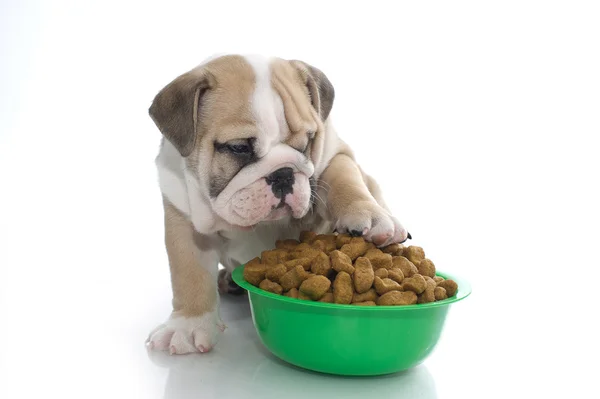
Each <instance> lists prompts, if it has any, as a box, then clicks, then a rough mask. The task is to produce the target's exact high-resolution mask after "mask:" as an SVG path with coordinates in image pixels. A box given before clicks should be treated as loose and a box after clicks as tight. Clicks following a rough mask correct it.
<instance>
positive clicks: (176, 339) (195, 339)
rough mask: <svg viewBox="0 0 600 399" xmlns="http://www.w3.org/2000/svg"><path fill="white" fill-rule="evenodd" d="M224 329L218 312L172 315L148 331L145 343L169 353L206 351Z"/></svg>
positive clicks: (213, 344)
mask: <svg viewBox="0 0 600 399" xmlns="http://www.w3.org/2000/svg"><path fill="white" fill-rule="evenodd" d="M223 331H225V324H224V323H223V322H222V321H221V319H220V318H219V316H218V312H216V311H213V312H208V313H205V314H203V315H202V316H197V317H183V316H176V315H172V316H171V317H170V318H169V320H167V321H166V322H165V323H164V324H161V325H160V326H158V327H157V328H156V329H154V331H152V332H151V333H150V335H149V336H148V339H147V340H146V345H147V346H148V348H150V349H154V350H168V351H169V353H170V354H171V355H174V354H178V355H181V354H184V353H193V352H201V353H204V352H208V351H210V350H211V349H212V348H213V347H214V346H215V344H216V343H217V341H218V340H219V335H220V334H221V333H222V332H223Z"/></svg>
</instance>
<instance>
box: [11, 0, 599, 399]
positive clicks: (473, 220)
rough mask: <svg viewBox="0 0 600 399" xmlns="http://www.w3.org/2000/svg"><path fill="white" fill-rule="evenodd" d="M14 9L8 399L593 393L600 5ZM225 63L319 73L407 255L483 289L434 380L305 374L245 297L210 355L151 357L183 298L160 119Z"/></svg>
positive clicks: (77, 5) (65, 5) (457, 322)
mask: <svg viewBox="0 0 600 399" xmlns="http://www.w3.org/2000/svg"><path fill="white" fill-rule="evenodd" d="M0 7H1V10H0V32H1V34H0V44H1V51H2V54H1V57H0V59H1V62H0V68H1V73H0V82H1V86H0V91H1V93H2V94H1V97H0V212H1V213H0V344H1V349H0V398H2V399H14V398H40V397H54V396H57V397H62V398H82V397H85V398H127V399H131V398H144V399H147V398H229V397H235V398H237V397H241V398H254V397H260V398H268V397H278V398H280V397H290V398H293V397H301V398H306V397H314V398H321V397H329V398H331V397H334V398H335V397H348V398H353V397H356V398H366V397H376V398H461V399H463V398H474V399H480V398H506V397H515V398H537V397H580V398H594V397H598V392H599V391H598V388H597V387H598V385H597V376H598V372H599V371H600V368H599V366H598V360H597V359H599V358H600V350H599V344H598V338H597V337H599V336H600V330H599V328H598V316H599V314H600V312H599V311H598V307H597V298H598V294H597V292H598V288H597V285H598V284H597V282H598V281H600V264H599V261H598V256H597V247H598V243H599V242H600V237H599V233H598V226H599V225H600V215H599V209H600V208H599V207H598V204H599V203H600V195H599V193H598V183H597V182H598V171H600V161H599V157H598V148H599V147H598V144H597V137H598V132H600V118H598V109H600V98H599V97H598V93H600V74H598V72H597V71H599V70H600V54H599V53H598V51H597V49H598V48H600V43H599V40H600V39H599V38H600V31H599V29H600V25H599V24H598V23H597V21H598V19H599V17H600V15H599V13H598V7H597V5H596V4H595V3H593V2H589V3H585V2H551V3H550V2H530V1H515V2H511V1H505V2H501V3H494V4H491V3H483V2H477V1H473V2H461V1H458V2H437V3H432V2H413V3H411V4H410V5H404V6H402V8H397V9H395V8H393V7H392V6H390V5H389V4H388V3H387V2H377V1H370V2H367V3H360V4H357V5H349V3H346V2H345V3H344V7H343V10H341V11H343V12H344V13H348V15H344V16H342V15H341V11H340V9H339V8H340V6H339V4H338V5H336V4H334V2H311V1H302V2H291V3H289V4H287V3H286V4H285V5H284V4H283V3H281V2H244V3H240V4H236V5H231V4H226V3H225V2H212V3H209V2H201V1H195V2H168V3H163V4H161V5H157V4H153V3H152V2H135V1H131V2H120V1H119V2H117V1H111V0H106V1H101V2H95V3H93V4H92V3H85V2H69V1H39V2H36V1H3V2H2V3H1V5H0ZM398 7H400V6H398ZM327 29H331V31H330V32H328V31H327ZM224 51H225V52H226V51H240V52H257V53H263V54H274V55H280V56H282V57H287V58H299V59H303V60H305V61H307V62H310V63H313V64H314V65H316V66H318V67H320V68H321V69H323V70H324V71H325V72H326V73H327V74H328V76H329V77H330V79H331V80H332V82H333V83H334V85H335V87H336V93H337V96H336V102H335V104H334V110H333V112H332V115H333V118H334V120H335V124H336V126H337V127H338V130H339V133H340V135H341V136H342V138H344V139H345V140H346V141H347V142H348V143H350V145H351V146H352V147H353V148H354V149H355V151H356V153H357V157H358V159H359V162H360V164H361V165H362V166H363V167H364V168H365V170H367V171H368V172H369V173H370V174H372V175H373V176H375V177H376V178H377V180H378V181H379V182H380V183H381V186H382V189H383V191H384V193H385V196H386V199H387V200H388V203H389V205H390V207H391V208H392V209H393V211H394V213H395V214H396V215H398V217H399V219H400V220H401V221H402V223H403V224H404V225H405V226H406V227H407V228H408V229H409V231H410V232H411V234H412V235H413V237H414V241H413V242H414V243H415V244H417V245H422V246H423V247H424V248H425V251H426V253H427V254H428V256H429V257H431V259H432V260H433V261H434V262H435V263H436V265H437V267H438V268H439V269H440V270H441V271H446V272H449V273H454V274H457V275H460V276H461V277H463V278H465V279H467V280H468V281H470V282H471V284H472V286H473V294H472V296H471V297H469V298H468V299H466V300H464V301H463V302H460V303H458V304H456V305H454V306H453V307H452V308H451V310H450V313H449V315H448V319H447V323H446V326H445V329H444V333H443V336H442V339H441V340H440V342H439V345H438V347H437V348H436V350H435V351H434V353H433V354H432V355H431V356H430V357H429V358H428V359H427V360H426V361H425V362H424V363H423V364H422V365H421V366H419V367H417V368H415V369H414V370H411V371H409V372H406V373H401V374H397V375H392V376H386V377H379V378H341V377H334V376H326V375H320V374H316V373H310V372H306V371H303V370H299V369H296V368H294V367H290V366H288V365H286V364H284V363H282V362H280V361H278V360H276V359H274V358H273V357H272V356H271V355H270V354H269V353H267V352H266V351H265V349H263V347H262V346H261V345H260V343H259V342H258V341H257V336H256V333H255V332H254V329H253V326H252V322H251V318H250V313H249V309H248V305H247V303H246V298H245V297H243V298H224V299H223V317H224V319H225V321H226V322H227V324H228V326H229V328H228V329H227V331H226V332H225V334H224V335H223V337H222V340H221V342H220V343H219V344H218V346H217V347H216V348H215V350H214V352H211V353H209V354H206V355H190V356H180V357H170V356H168V355H166V354H162V353H151V354H148V353H147V351H146V348H145V347H144V340H145V338H146V336H147V334H148V332H149V331H150V330H151V329H152V328H154V327H155V326H156V325H157V324H158V323H160V322H161V321H163V320H164V319H165V318H166V317H167V315H168V312H169V305H170V299H171V296H170V286H169V274H168V266H167V260H166V256H165V250H164V245H163V227H162V215H161V199H160V193H159V191H158V186H157V182H156V172H155V169H154V165H153V160H154V157H155V155H156V153H157V147H158V142H159V138H160V135H159V133H158V131H157V129H156V127H155V126H154V125H153V123H152V121H151V120H150V118H149V117H148V115H147V109H148V106H149V104H150V102H151V100H152V98H153V96H154V95H155V94H156V92H157V91H158V90H159V89H160V88H162V86H164V85H165V84H166V83H167V82H168V81H170V80H171V79H173V78H174V77H175V76H177V75H178V74H180V73H182V72H184V71H185V70H187V69H189V68H191V67H193V66H194V65H196V64H197V63H199V62H200V60H202V59H203V58H205V57H206V56H208V55H210V54H212V53H215V52H224ZM357 82H360V84H357ZM354 333H357V334H359V333H360V332H354ZM382 344H385V343H382Z"/></svg>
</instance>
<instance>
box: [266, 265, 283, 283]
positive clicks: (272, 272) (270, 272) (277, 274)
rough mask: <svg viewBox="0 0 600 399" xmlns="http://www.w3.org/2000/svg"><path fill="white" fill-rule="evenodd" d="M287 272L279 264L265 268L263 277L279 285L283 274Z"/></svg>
mask: <svg viewBox="0 0 600 399" xmlns="http://www.w3.org/2000/svg"><path fill="white" fill-rule="evenodd" d="M287 271H288V270H287V268H286V267H285V266H284V265H283V264H282V263H280V264H278V265H275V266H271V267H269V268H267V272H266V273H265V277H266V278H268V279H269V280H271V281H274V282H276V283H279V280H280V279H281V277H283V275H284V274H286V273H287Z"/></svg>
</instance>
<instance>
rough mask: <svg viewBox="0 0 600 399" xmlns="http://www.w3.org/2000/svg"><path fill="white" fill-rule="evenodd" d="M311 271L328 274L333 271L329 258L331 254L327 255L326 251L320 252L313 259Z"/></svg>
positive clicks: (323, 274)
mask: <svg viewBox="0 0 600 399" xmlns="http://www.w3.org/2000/svg"><path fill="white" fill-rule="evenodd" d="M310 271H312V272H313V273H314V274H320V275H322V276H327V275H328V274H329V272H330V271H331V260H329V256H327V254H326V253H325V252H321V253H319V255H317V256H316V257H315V258H314V259H313V260H312V264H311V266H310Z"/></svg>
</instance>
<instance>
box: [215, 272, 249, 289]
mask: <svg viewBox="0 0 600 399" xmlns="http://www.w3.org/2000/svg"><path fill="white" fill-rule="evenodd" d="M218 281H219V294H231V295H242V294H244V293H245V292H246V291H245V290H244V289H243V288H242V287H240V286H239V285H237V284H236V283H235V281H233V279H232V278H231V273H230V272H228V271H227V270H226V269H221V270H219V279H218Z"/></svg>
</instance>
